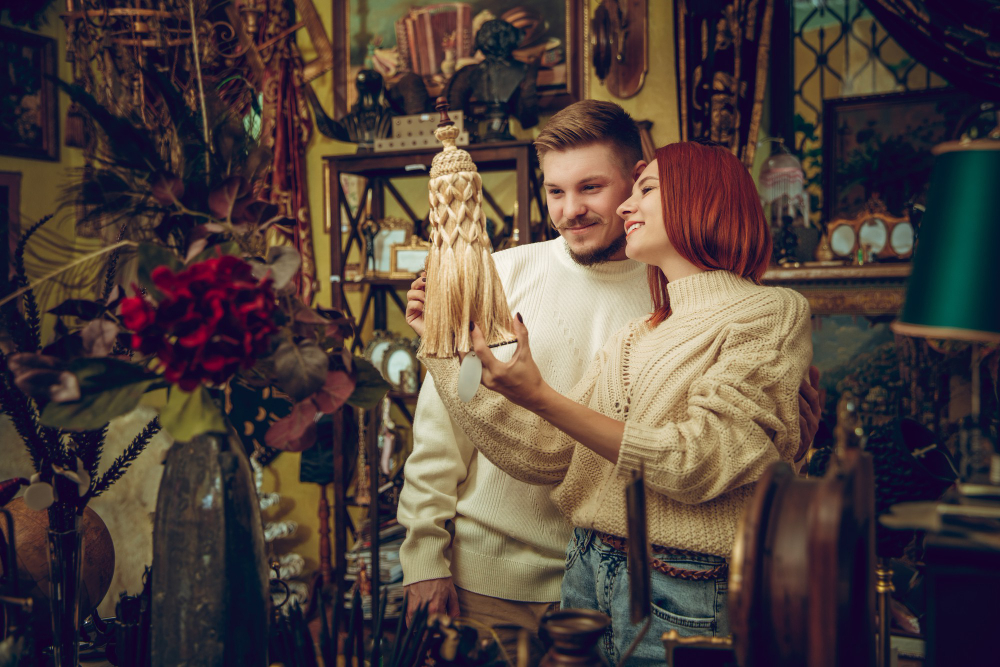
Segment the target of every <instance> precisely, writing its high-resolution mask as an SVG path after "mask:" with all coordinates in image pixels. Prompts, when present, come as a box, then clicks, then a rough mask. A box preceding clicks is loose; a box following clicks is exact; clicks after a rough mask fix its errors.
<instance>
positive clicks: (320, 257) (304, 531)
mask: <svg viewBox="0 0 1000 667" xmlns="http://www.w3.org/2000/svg"><path fill="white" fill-rule="evenodd" d="M585 1H588V2H589V3H590V5H591V10H593V8H594V7H596V6H597V4H598V3H597V2H595V1H594V0H585ZM512 4H513V2H512ZM316 9H317V11H318V12H319V14H320V16H321V17H322V19H323V24H324V26H326V28H327V30H330V28H331V7H330V3H328V2H317V3H316ZM673 31H674V26H673V2H672V1H671V0H663V1H661V0H650V2H649V43H650V53H649V71H648V72H647V74H646V79H645V83H644V85H643V88H642V90H640V91H639V93H638V94H637V95H635V96H634V97H632V98H631V99H627V100H618V99H615V98H613V97H612V96H611V95H610V94H608V92H607V90H606V89H605V88H604V87H603V86H602V85H601V84H600V81H599V80H598V79H597V77H596V76H594V74H593V68H592V67H591V65H590V63H589V62H588V63H587V74H588V77H589V78H590V96H591V97H593V98H594V99H602V100H612V101H615V102H618V103H619V104H621V105H622V106H623V107H624V108H625V109H626V110H627V111H628V112H629V113H631V114H632V116H633V117H634V118H636V119H637V120H652V121H653V127H652V134H653V141H654V143H655V144H656V145H657V146H659V145H662V144H666V143H670V142H673V141H677V140H678V138H679V136H680V130H679V127H678V123H677V118H678V114H677V85H676V81H677V77H676V68H675V58H674V47H673ZM298 39H299V46H300V48H301V49H302V53H303V57H304V58H305V59H306V60H307V61H308V60H310V59H311V58H312V57H313V52H312V49H311V45H310V42H309V38H308V36H307V35H306V34H305V31H300V32H299V36H298ZM332 82H333V76H332V74H330V73H327V74H325V75H323V76H322V77H320V78H318V79H317V80H316V81H314V82H313V86H314V87H315V89H316V93H317V95H318V97H319V99H320V100H321V101H322V103H323V105H324V108H325V109H326V111H327V113H328V114H330V113H331V112H332V109H331V100H332V98H333V95H332ZM543 122H544V120H543ZM539 129H540V127H539V128H534V129H533V130H531V131H520V132H518V133H517V134H518V136H519V137H521V138H530V137H532V136H534V135H535V134H537V132H538V130H539ZM352 152H354V146H353V145H351V144H344V143H341V142H337V141H333V140H330V139H327V138H326V137H323V136H322V135H320V134H319V133H318V132H315V133H314V136H313V139H312V142H311V143H310V145H309V150H308V153H307V158H306V159H307V165H308V171H309V202H310V207H311V213H312V229H313V246H314V249H315V253H316V268H317V275H318V276H319V283H320V293H319V299H318V301H319V302H320V303H323V304H327V305H328V304H329V303H330V283H329V272H330V248H329V237H328V236H327V235H326V233H325V230H324V229H323V225H324V217H323V183H322V176H323V170H322V158H323V156H326V155H339V154H345V153H352ZM487 176H488V177H489V178H486V179H484V180H486V186H487V187H488V188H489V190H490V192H491V193H492V194H493V195H494V197H496V198H497V201H498V202H499V204H500V205H501V206H502V207H504V208H505V210H507V211H510V208H511V207H512V203H513V198H514V179H513V177H512V176H511V175H502V174H488V175H487ZM397 187H399V189H400V190H401V192H402V193H403V195H404V196H405V197H406V198H407V200H408V202H411V203H412V205H413V207H414V210H415V211H416V212H417V213H418V214H420V213H422V212H423V211H426V207H427V204H426V191H425V190H424V189H423V183H422V182H421V181H420V179H405V181H400V182H397ZM401 213H402V212H401V211H397V210H395V209H394V205H393V204H389V205H388V208H387V214H390V215H398V214H401ZM347 296H348V301H349V303H350V304H351V306H352V308H353V309H354V312H355V313H356V314H357V313H359V310H360V302H359V300H358V299H359V297H360V294H359V293H357V292H348V295H347ZM397 311H398V309H396V308H395V307H394V306H392V305H391V304H390V306H389V318H388V322H389V328H390V329H391V330H394V331H398V332H400V333H402V334H404V335H412V333H411V332H410V330H409V329H408V328H407V327H406V324H405V322H404V321H403V318H402V315H401V314H400V313H398V312H397ZM366 333H370V320H369V323H368V325H367V326H366ZM397 421H401V420H397ZM299 459H300V456H299V455H298V454H282V455H281V456H279V457H278V459H277V460H276V461H275V462H274V463H273V464H272V465H271V466H270V469H269V470H268V471H267V472H266V473H265V478H264V484H265V487H266V488H267V489H269V490H274V491H277V492H279V493H281V494H282V497H283V501H282V503H281V505H280V507H279V509H278V510H277V512H275V513H274V514H273V516H274V517H275V518H277V517H280V518H284V519H290V520H293V521H297V522H298V523H299V533H298V535H297V536H296V537H295V538H293V539H291V540H288V541H286V542H285V543H283V544H282V545H281V546H282V547H285V548H288V549H290V550H293V551H296V552H298V553H299V554H301V555H302V556H304V557H306V559H307V567H309V568H313V567H315V566H316V563H317V555H318V553H319V538H318V535H317V527H318V521H317V518H316V507H317V503H318V500H319V490H318V487H317V486H316V485H314V484H299V482H298V471H299Z"/></svg>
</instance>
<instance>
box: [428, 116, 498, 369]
mask: <svg viewBox="0 0 1000 667" xmlns="http://www.w3.org/2000/svg"><path fill="white" fill-rule="evenodd" d="M436 108H437V110H438V111H440V112H441V123H440V124H439V125H438V129H437V130H436V131H435V132H434V136H435V137H437V139H438V141H440V142H441V143H442V144H444V150H443V151H441V152H440V153H438V154H437V155H435V156H434V159H433V161H432V162H431V173H430V176H431V180H430V183H429V184H428V188H429V191H430V225H431V250H430V254H429V255H428V257H427V303H426V308H425V311H424V336H423V340H422V342H421V352H422V353H423V354H425V355H427V356H428V357H451V356H454V355H455V353H456V352H468V351H469V350H470V349H472V339H471V337H470V332H469V325H470V324H471V323H473V322H475V323H476V324H478V325H479V326H480V328H481V329H482V331H483V334H484V335H485V336H486V342H487V343H489V344H491V345H492V344H495V343H501V342H506V341H508V340H509V339H511V338H513V335H512V334H511V331H512V330H513V322H512V320H511V316H510V310H509V308H508V307H507V298H506V296H505V295H504V291H503V285H502V284H501V283H500V277H499V276H498V275H497V271H496V267H495V266H494V265H493V258H492V257H491V256H490V255H491V253H492V247H491V246H490V239H489V236H488V235H487V233H486V214H485V213H484V212H483V181H482V177H481V176H480V175H479V172H478V171H477V170H476V165H475V163H474V162H473V161H472V156H470V155H469V153H468V152H467V151H464V150H461V149H459V148H456V147H455V140H456V138H457V137H458V134H459V131H458V128H457V127H456V126H455V125H454V123H452V121H451V120H450V119H449V118H448V103H447V102H446V101H445V100H444V98H438V104H437V107H436ZM470 357H472V355H470ZM470 357H467V358H470Z"/></svg>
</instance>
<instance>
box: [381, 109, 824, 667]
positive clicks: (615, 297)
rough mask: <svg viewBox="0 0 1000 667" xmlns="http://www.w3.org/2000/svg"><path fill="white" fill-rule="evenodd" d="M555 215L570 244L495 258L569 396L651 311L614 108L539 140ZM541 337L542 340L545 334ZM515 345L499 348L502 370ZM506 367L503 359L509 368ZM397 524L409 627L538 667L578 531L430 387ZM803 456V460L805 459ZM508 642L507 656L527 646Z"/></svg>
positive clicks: (631, 166) (635, 143)
mask: <svg viewBox="0 0 1000 667" xmlns="http://www.w3.org/2000/svg"><path fill="white" fill-rule="evenodd" d="M535 148H536V150H537V151H538V157H539V163H540V165H541V168H542V172H543V175H544V179H543V185H544V188H545V191H546V199H547V207H548V211H549V216H550V217H551V220H552V224H553V225H554V226H555V228H556V229H557V230H558V232H559V235H560V238H558V239H555V240H552V241H547V242H544V243H533V244H529V245H525V246H519V247H517V248H512V249H510V250H506V251H503V252H501V253H497V254H496V255H494V261H495V263H496V266H497V271H498V273H499V275H500V279H501V281H502V283H503V285H504V290H505V292H506V295H507V298H508V302H509V304H510V309H511V312H519V313H520V314H521V315H522V316H523V318H524V320H525V321H526V322H529V323H530V326H531V331H532V339H531V344H532V356H533V357H534V358H535V359H536V360H537V361H538V363H539V367H540V370H541V373H542V376H543V378H544V379H545V381H546V382H548V383H549V384H550V385H551V386H552V387H553V388H554V389H555V390H556V391H558V392H560V393H563V394H566V393H568V392H569V390H570V389H572V387H573V386H574V385H575V384H576V382H577V381H578V380H579V379H580V377H581V376H582V375H583V373H584V371H585V370H586V368H587V366H588V364H589V363H590V361H591V359H592V358H593V357H594V355H595V354H596V353H597V351H598V350H600V348H601V347H602V346H603V345H604V343H605V342H606V341H607V340H608V338H610V337H611V335H612V334H614V333H615V332H616V331H617V330H618V329H620V328H621V327H622V326H623V325H624V324H625V323H626V322H627V321H629V320H631V319H634V318H637V317H642V316H645V315H648V314H649V312H650V310H651V304H650V298H649V287H648V284H647V279H646V275H647V274H646V267H645V265H643V264H641V263H638V262H634V261H632V260H629V259H627V258H626V256H625V230H624V226H623V222H622V220H621V218H619V217H618V216H617V214H616V213H615V211H616V209H617V208H618V206H619V204H621V203H622V202H623V201H625V200H626V199H627V198H628V197H629V194H630V192H631V188H632V184H633V182H634V180H635V179H636V178H637V177H638V175H639V174H640V173H641V172H642V170H643V169H644V168H645V166H646V163H645V162H644V161H643V160H642V149H641V144H640V141H639V133H638V130H637V128H636V126H635V123H634V122H633V121H632V119H631V118H630V117H629V116H628V114H627V113H625V111H624V110H623V109H622V108H621V107H619V106H618V105H616V104H613V103H610V102H598V101H595V100H586V101H583V102H577V103H576V104H573V105H571V106H569V107H567V108H566V109H564V110H563V111H560V112H559V113H557V114H556V115H554V116H553V117H552V119H551V120H550V121H549V122H548V124H547V125H546V126H545V128H544V130H543V131H542V132H541V133H540V134H539V136H538V139H537V140H536V141H535ZM407 298H408V304H407V321H408V322H409V323H410V324H411V326H413V327H414V330H415V331H417V333H421V331H422V326H423V283H422V279H418V280H417V281H415V282H414V284H413V289H412V290H411V291H410V292H409V293H408V295H407ZM535 332H537V333H535ZM512 353H513V346H507V347H503V348H498V354H497V356H498V357H500V358H502V359H504V360H506V359H508V358H509V356H510V355H511V354H512ZM501 355H503V356H501ZM802 395H803V398H801V399H800V406H801V410H802V413H803V416H802V418H801V419H802V431H803V442H804V443H809V442H811V440H812V436H813V435H814V434H815V431H816V427H817V425H818V419H819V417H818V413H819V400H818V395H817V393H816V392H815V390H814V388H813V387H811V386H809V385H808V384H805V383H804V385H803V388H802ZM413 441H414V445H413V453H412V454H411V455H410V457H409V458H408V459H407V463H406V468H405V471H406V473H405V478H406V482H405V485H404V487H403V492H402V495H401V497H400V503H399V513H398V517H399V521H400V523H402V524H403V525H405V526H406V527H407V536H406V540H405V541H404V543H403V546H402V548H401V549H400V560H401V562H402V566H403V584H404V586H405V587H406V591H407V593H408V595H409V605H408V609H407V613H408V614H412V613H413V612H414V611H415V609H416V607H417V605H420V604H427V605H429V609H430V611H431V612H441V613H448V614H450V615H453V616H454V615H458V614H461V615H462V616H463V617H466V618H471V619H474V620H476V621H479V622H481V623H484V624H485V625H487V626H495V625H498V624H499V625H509V626H515V627H516V626H520V627H526V628H528V629H529V630H530V631H531V637H532V638H533V642H534V643H533V646H532V652H533V653H536V655H535V656H533V658H534V660H535V661H537V658H538V655H537V654H538V652H539V651H540V650H541V647H540V645H539V644H538V643H537V639H534V637H535V635H536V634H537V629H538V622H539V620H540V618H541V616H542V615H543V614H544V613H545V612H546V611H547V610H549V609H550V608H553V607H555V606H557V605H558V600H559V597H560V595H559V586H560V583H561V580H562V575H563V571H564V569H565V553H566V545H567V544H568V542H569V538H570V535H571V529H570V527H569V525H568V524H567V523H566V521H565V520H564V519H563V517H562V516H561V515H560V514H559V512H558V510H556V508H555V506H554V505H553V504H552V502H551V501H550V500H549V492H550V491H551V487H541V486H531V485H529V484H525V483H523V482H519V481H517V480H515V479H513V478H512V477H510V476H508V475H507V474H506V473H504V472H502V471H500V470H499V469H498V468H496V467H495V466H494V465H493V464H492V463H490V462H489V461H487V460H486V459H485V458H484V457H482V456H479V455H478V453H477V451H476V449H475V445H474V443H472V442H470V441H469V440H468V438H466V437H465V435H464V433H462V432H461V430H460V429H459V428H458V427H457V426H456V425H455V424H454V423H453V422H452V420H451V418H450V417H449V415H448V412H447V410H446V409H445V407H444V405H443V404H442V402H441V399H440V397H439V396H438V395H437V393H436V389H435V387H434V384H433V379H432V378H431V377H430V375H428V376H427V377H426V379H425V381H424V385H423V387H422V389H421V392H420V398H419V401H418V402H417V410H416V415H415V418H414V424H413ZM804 450H805V448H804V447H803V448H802V451H803V452H804ZM498 634H499V636H500V638H501V640H502V641H503V643H504V646H505V650H506V651H507V653H508V655H509V656H510V657H512V658H513V657H514V656H515V655H516V653H515V652H514V651H515V648H514V647H515V646H516V638H517V633H516V630H514V629H506V628H500V629H498Z"/></svg>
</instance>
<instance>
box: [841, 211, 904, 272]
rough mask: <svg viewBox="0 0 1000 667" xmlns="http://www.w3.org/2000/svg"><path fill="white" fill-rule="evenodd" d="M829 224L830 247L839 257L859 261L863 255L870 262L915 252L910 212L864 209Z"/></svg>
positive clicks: (896, 257)
mask: <svg viewBox="0 0 1000 667" xmlns="http://www.w3.org/2000/svg"><path fill="white" fill-rule="evenodd" d="M826 228H827V233H828V234H829V236H830V250H831V252H833V255H834V257H836V258H838V259H843V260H848V261H851V262H854V263H857V261H858V257H859V255H860V256H861V258H862V259H863V260H864V261H866V262H868V261H872V260H876V259H877V260H882V261H886V260H890V261H892V260H905V259H909V258H910V257H911V256H912V255H913V245H914V230H913V224H912V223H911V222H910V219H909V218H908V217H906V216H893V215H889V214H888V213H886V212H885V211H880V210H871V211H864V212H862V213H860V214H859V215H857V216H856V217H854V218H838V219H836V220H831V221H829V222H828V223H827V225H826ZM859 251H860V252H859Z"/></svg>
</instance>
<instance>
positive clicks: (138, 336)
mask: <svg viewBox="0 0 1000 667" xmlns="http://www.w3.org/2000/svg"><path fill="white" fill-rule="evenodd" d="M151 279H152V281H153V284H154V285H156V288H157V289H158V290H159V291H160V293H161V294H162V295H163V298H162V299H161V300H160V302H159V303H158V304H152V303H150V302H149V301H146V300H145V299H144V298H142V297H138V296H135V297H130V298H128V299H125V300H124V301H122V311H121V312H122V319H123V320H124V322H125V326H127V327H128V328H130V329H132V331H133V332H134V334H133V336H132V345H133V347H134V348H135V349H136V350H138V351H139V352H141V353H143V354H147V355H153V356H156V357H157V358H158V359H159V361H160V363H161V364H162V365H163V368H164V377H165V378H166V380H167V381H168V382H170V383H172V384H176V385H178V386H179V387H180V388H181V389H183V390H184V391H192V390H193V389H195V388H196V387H197V386H198V385H199V384H201V383H206V384H213V385H218V384H222V383H224V382H226V381H227V380H229V379H230V378H231V377H232V376H233V374H234V373H236V371H238V370H239V369H241V368H250V367H251V366H253V365H254V363H255V362H256V361H257V359H259V358H260V357H261V356H263V355H264V354H266V353H267V352H268V350H269V347H270V346H269V340H268V339H269V337H270V336H271V335H272V334H273V333H275V332H276V331H277V330H278V327H277V326H276V325H275V323H274V320H273V313H274V310H275V302H274V291H273V290H272V289H271V279H270V278H264V279H262V280H258V279H257V278H255V277H254V276H253V272H252V268H251V267H250V265H249V264H247V263H246V262H244V261H243V260H242V259H239V258H238V257H234V256H232V255H222V256H221V257H215V258H213V259H207V260H205V261H203V262H198V263H197V264H192V265H191V266H189V267H187V268H186V269H184V270H183V271H180V272H179V273H174V272H173V271H172V270H171V269H169V268H167V267H165V266H159V267H157V268H156V269H154V270H153V272H152V274H151Z"/></svg>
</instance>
